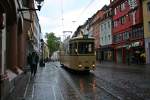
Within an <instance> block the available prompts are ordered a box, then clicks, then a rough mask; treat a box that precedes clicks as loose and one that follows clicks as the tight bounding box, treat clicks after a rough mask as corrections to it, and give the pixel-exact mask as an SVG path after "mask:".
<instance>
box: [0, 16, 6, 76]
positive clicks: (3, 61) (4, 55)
mask: <svg viewBox="0 0 150 100" xmlns="http://www.w3.org/2000/svg"><path fill="white" fill-rule="evenodd" d="M3 18H4V26H6V14H3ZM5 57H6V28H4V29H3V30H2V69H1V72H0V73H1V74H2V75H3V74H4V68H5V66H6V61H5V59H6V58H5Z"/></svg>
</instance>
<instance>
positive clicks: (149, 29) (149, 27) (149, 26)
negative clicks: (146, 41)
mask: <svg viewBox="0 0 150 100" xmlns="http://www.w3.org/2000/svg"><path fill="white" fill-rule="evenodd" d="M148 31H149V32H150V21H149V22H148Z"/></svg>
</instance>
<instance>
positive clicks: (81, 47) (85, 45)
mask: <svg viewBox="0 0 150 100" xmlns="http://www.w3.org/2000/svg"><path fill="white" fill-rule="evenodd" d="M78 53H79V54H94V43H92V42H79V44H78Z"/></svg>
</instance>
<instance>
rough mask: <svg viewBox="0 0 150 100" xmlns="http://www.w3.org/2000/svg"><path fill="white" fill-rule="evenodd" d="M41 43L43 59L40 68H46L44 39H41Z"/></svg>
mask: <svg viewBox="0 0 150 100" xmlns="http://www.w3.org/2000/svg"><path fill="white" fill-rule="evenodd" d="M40 42H41V50H42V51H41V59H40V66H41V67H43V66H45V63H44V54H43V53H44V40H43V39H41V40H40Z"/></svg>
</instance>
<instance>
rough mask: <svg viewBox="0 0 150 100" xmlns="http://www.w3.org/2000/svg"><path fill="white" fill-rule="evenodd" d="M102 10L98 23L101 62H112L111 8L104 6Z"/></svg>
mask: <svg viewBox="0 0 150 100" xmlns="http://www.w3.org/2000/svg"><path fill="white" fill-rule="evenodd" d="M102 10H103V11H104V14H103V16H102V18H101V21H100V49H101V61H113V48H112V18H111V17H112V13H111V8H110V7H109V6H106V5H105V6H104V7H103V8H102Z"/></svg>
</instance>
